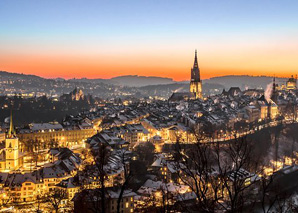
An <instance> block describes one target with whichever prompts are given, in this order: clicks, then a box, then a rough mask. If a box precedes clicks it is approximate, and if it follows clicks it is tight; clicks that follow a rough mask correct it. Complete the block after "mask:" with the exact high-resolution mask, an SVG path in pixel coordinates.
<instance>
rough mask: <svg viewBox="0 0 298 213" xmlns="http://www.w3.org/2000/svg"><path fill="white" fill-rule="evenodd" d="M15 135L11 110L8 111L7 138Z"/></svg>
mask: <svg viewBox="0 0 298 213" xmlns="http://www.w3.org/2000/svg"><path fill="white" fill-rule="evenodd" d="M14 135H15V131H14V128H13V121H12V110H11V111H10V120H9V130H8V138H12V137H13V136H14Z"/></svg>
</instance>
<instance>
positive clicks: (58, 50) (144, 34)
mask: <svg viewBox="0 0 298 213" xmlns="http://www.w3.org/2000/svg"><path fill="white" fill-rule="evenodd" d="M297 11H298V1H297V0H292V1H288V0H282V1H281V0H267V1H266V0H263V1H262V0H256V1H253V0H250V1H247V0H245V1H244V0H243V1H242V0H235V1H228V0H225V1H222V0H218V1H213V0H194V1H187V0H159V1H155V0H147V1H142V0H135V1H133V0H121V1H112V0H109V1H99V0H80V1H79V0H68V1H66V0H50V1H43V0H42V1H41V0H35V1H33V0H20V1H14V0H1V1H0V20H1V21H0V70H6V71H11V72H18V73H26V74H35V75H39V76H43V77H49V78H53V77H64V78H74V77H75V78H81V77H87V78H110V77H114V76H118V75H128V74H132V75H145V76H162V77H170V78H173V79H175V80H188V79H189V78H190V68H191V66H192V64H193V57H194V50H195V49H197V50H198V57H199V66H200V69H201V76H202V78H209V77H213V76H222V75H229V74H250V75H276V76H284V77H286V76H290V75H291V74H296V73H297V71H298V12H297Z"/></svg>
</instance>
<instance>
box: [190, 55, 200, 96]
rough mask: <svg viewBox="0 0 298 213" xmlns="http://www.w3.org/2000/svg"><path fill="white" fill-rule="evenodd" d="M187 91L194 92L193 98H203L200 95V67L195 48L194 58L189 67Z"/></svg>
mask: <svg viewBox="0 0 298 213" xmlns="http://www.w3.org/2000/svg"><path fill="white" fill-rule="evenodd" d="M189 91H190V92H191V93H194V94H195V99H198V98H203V96H202V81H201V77H200V68H199V63H198V55H197V50H195V60H194V63H193V68H192V69H191V79H190V88H189Z"/></svg>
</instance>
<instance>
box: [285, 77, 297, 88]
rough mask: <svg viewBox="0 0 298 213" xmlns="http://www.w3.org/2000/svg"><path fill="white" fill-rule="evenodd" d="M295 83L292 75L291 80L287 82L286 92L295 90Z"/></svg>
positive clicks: (295, 80)
mask: <svg viewBox="0 0 298 213" xmlns="http://www.w3.org/2000/svg"><path fill="white" fill-rule="evenodd" d="M296 82H297V79H295V78H294V77H293V75H292V76H291V78H289V80H288V81H287V90H294V89H297V87H296Z"/></svg>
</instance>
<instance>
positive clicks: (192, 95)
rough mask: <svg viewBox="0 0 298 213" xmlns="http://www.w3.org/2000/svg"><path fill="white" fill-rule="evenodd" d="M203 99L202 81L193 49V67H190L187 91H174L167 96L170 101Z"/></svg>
mask: <svg viewBox="0 0 298 213" xmlns="http://www.w3.org/2000/svg"><path fill="white" fill-rule="evenodd" d="M193 99H203V94H202V81H201V77H200V68H199V64H198V57H197V50H196V51H195V59H194V64H193V68H191V79H190V85H189V92H174V93H173V94H172V95H171V97H170V98H169V101H170V102H176V101H181V100H193Z"/></svg>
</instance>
